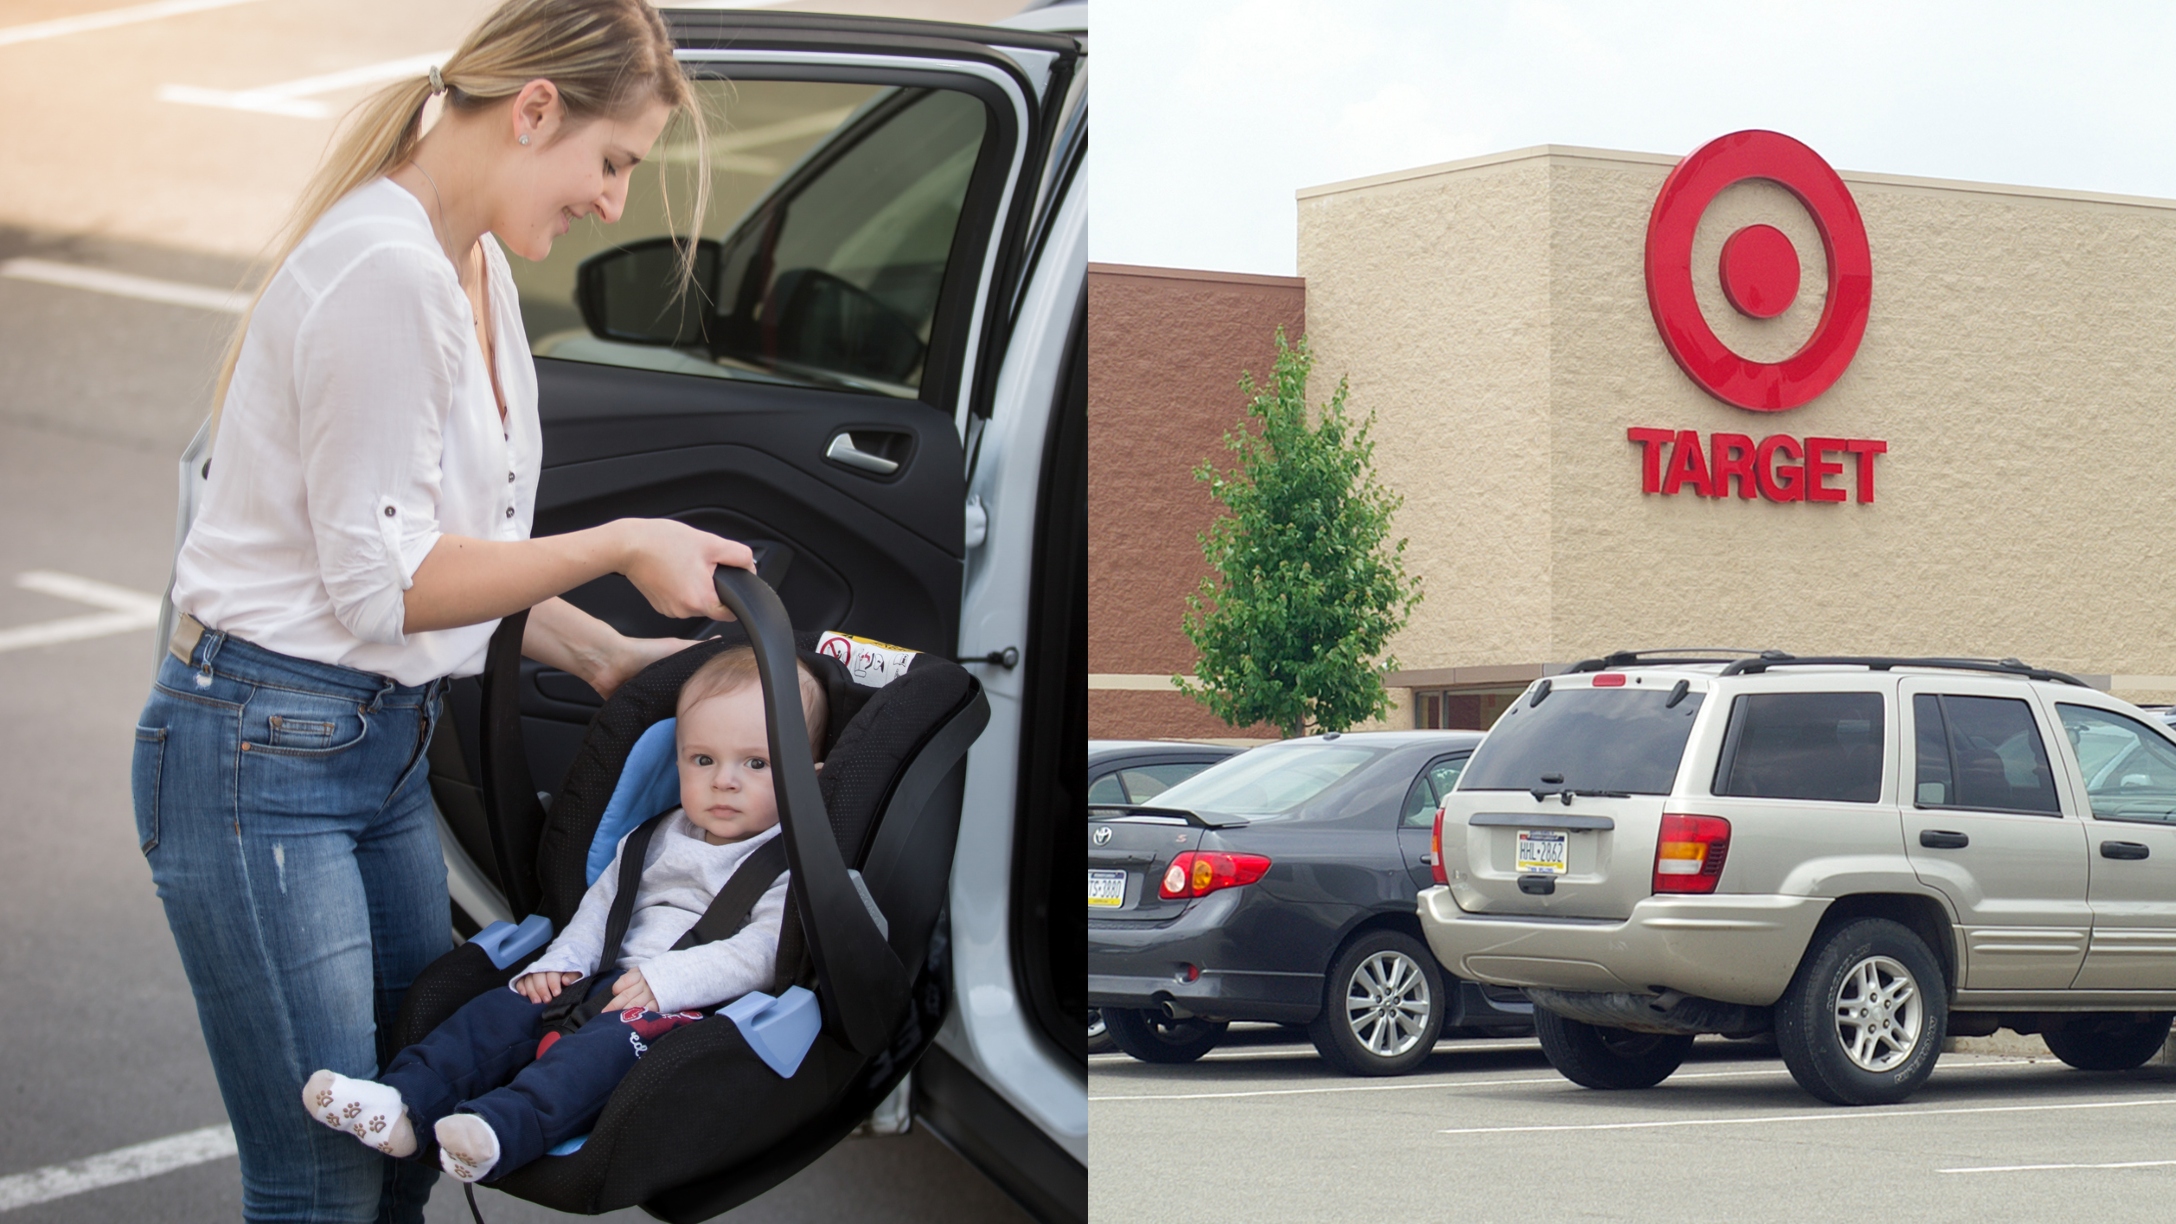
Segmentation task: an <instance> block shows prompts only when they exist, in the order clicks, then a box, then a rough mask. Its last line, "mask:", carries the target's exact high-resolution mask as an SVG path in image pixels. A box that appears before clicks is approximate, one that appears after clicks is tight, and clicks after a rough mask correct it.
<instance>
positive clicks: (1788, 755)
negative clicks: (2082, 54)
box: [1715, 693, 1883, 803]
mask: <svg viewBox="0 0 2176 1224" xmlns="http://www.w3.org/2000/svg"><path fill="white" fill-rule="evenodd" d="M1882 743H1883V739H1882V712H1881V694H1879V693H1747V694H1744V695H1743V696H1740V697H1739V698H1738V699H1737V700H1735V701H1733V702H1732V703H1731V706H1730V725H1729V727H1728V729H1727V730H1725V731H1724V733H1723V753H1722V758H1721V760H1720V761H1718V762H1717V763H1716V767H1715V793H1716V794H1718V795H1733V796H1739V797H1744V798H1759V799H1812V800H1820V801H1825V802H1835V803H1873V802H1875V801H1876V800H1878V799H1880V798H1881V754H1882Z"/></svg>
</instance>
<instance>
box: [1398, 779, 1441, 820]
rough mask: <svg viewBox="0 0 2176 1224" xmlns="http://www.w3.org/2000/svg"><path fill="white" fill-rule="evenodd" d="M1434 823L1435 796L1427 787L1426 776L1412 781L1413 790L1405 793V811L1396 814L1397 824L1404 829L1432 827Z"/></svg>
mask: <svg viewBox="0 0 2176 1224" xmlns="http://www.w3.org/2000/svg"><path fill="white" fill-rule="evenodd" d="M1435 821H1436V795H1435V791H1433V790H1432V789H1430V788H1429V786H1428V775H1427V774H1422V775H1421V776H1419V777H1417V778H1415V779H1413V788H1412V789H1411V790H1408V791H1407V792H1405V810H1404V811H1402V812H1400V813H1399V814H1398V823H1399V824H1401V825H1404V826H1405V827H1406V828H1409V829H1412V828H1418V827H1420V826H1422V825H1433V824H1434V823H1435Z"/></svg>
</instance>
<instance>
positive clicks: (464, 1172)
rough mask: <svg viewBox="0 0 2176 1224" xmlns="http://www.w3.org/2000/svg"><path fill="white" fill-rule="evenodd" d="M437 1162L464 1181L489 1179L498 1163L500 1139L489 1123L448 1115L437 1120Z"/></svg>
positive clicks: (476, 1118) (435, 1128)
mask: <svg viewBox="0 0 2176 1224" xmlns="http://www.w3.org/2000/svg"><path fill="white" fill-rule="evenodd" d="M432 1129H433V1133H435V1134H436V1135H437V1136H438V1163H439V1165H440V1166H441V1167H443V1168H444V1169H445V1170H446V1172H448V1173H451V1174H453V1175H454V1176H455V1177H457V1178H459V1179H460V1180H462V1181H465V1182H473V1181H482V1180H483V1179H484V1178H486V1177H489V1176H491V1170H492V1167H493V1166H495V1165H497V1164H498V1163H499V1136H498V1134H497V1132H495V1131H493V1130H492V1129H491V1124H490V1123H489V1122H486V1121H484V1120H483V1119H482V1118H479V1117H477V1116H476V1115H475V1114H469V1113H457V1114H447V1115H446V1116H445V1117H443V1118H440V1119H439V1120H438V1125H437V1126H436V1127H434V1128H432Z"/></svg>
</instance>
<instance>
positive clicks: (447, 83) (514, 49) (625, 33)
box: [212, 0, 710, 438]
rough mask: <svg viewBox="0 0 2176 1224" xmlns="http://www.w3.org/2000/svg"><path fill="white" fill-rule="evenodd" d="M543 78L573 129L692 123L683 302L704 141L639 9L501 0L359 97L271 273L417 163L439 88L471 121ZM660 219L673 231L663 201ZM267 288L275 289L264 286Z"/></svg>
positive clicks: (218, 396) (677, 75)
mask: <svg viewBox="0 0 2176 1224" xmlns="http://www.w3.org/2000/svg"><path fill="white" fill-rule="evenodd" d="M538 79H543V80H547V81H550V82H551V83H552V85H553V86H554V87H556V88H557V89H558V91H559V99H560V102H561V104H562V105H563V106H565V108H566V113H567V118H568V120H569V121H570V122H574V123H579V122H586V121H589V120H593V119H600V118H620V117H624V116H628V115H632V114H635V113H637V112H639V111H641V110H642V109H643V108H644V107H645V106H647V105H649V104H650V103H651V102H652V101H659V102H663V103H665V105H667V106H668V107H670V108H672V109H673V110H674V111H675V112H676V113H677V114H678V116H679V117H680V119H681V120H682V122H684V123H685V124H686V125H687V127H688V129H689V130H690V134H691V135H692V137H693V141H694V146H695V150H696V163H697V164H696V167H695V199H694V202H693V205H692V207H691V208H690V209H689V211H688V227H687V229H688V237H687V240H686V241H685V242H683V243H681V252H680V286H681V290H682V292H685V291H686V288H687V286H688V285H689V284H690V283H691V282H692V281H693V279H694V276H695V255H696V244H695V238H696V237H697V236H698V235H699V234H700V233H701V231H702V220H703V211H704V209H705V208H707V207H708V206H709V203H710V165H709V161H710V153H709V150H710V141H709V139H708V132H707V127H706V124H705V123H704V117H703V112H702V107H701V106H700V105H699V104H698V102H697V99H696V95H695V90H694V88H693V87H692V86H691V85H690V84H689V83H688V79H687V75H686V74H685V73H684V72H683V71H682V70H681V68H680V63H679V61H678V60H676V59H674V58H673V43H672V33H671V31H670V30H668V29H667V28H666V26H665V21H664V19H663V18H662V17H660V16H658V14H657V10H656V9H654V8H652V7H650V5H649V4H648V3H647V2H646V0H506V3H505V4H502V5H501V6H500V7H499V8H498V10H497V11H495V12H493V13H492V14H491V15H490V16H489V17H486V18H485V19H484V21H483V24H481V25H479V26H477V27H476V29H475V30H474V31H473V32H471V33H470V34H469V36H468V38H467V39H466V40H464V41H463V42H462V43H461V46H460V48H459V49H458V50H456V51H455V52H454V53H453V56H452V58H451V59H449V60H447V61H446V63H445V65H444V66H443V67H442V68H434V69H432V71H431V75H429V76H421V77H416V78H413V79H410V80H406V81H401V82H398V83H396V84H393V85H389V86H387V87H385V88H384V89H381V90H379V91H378V92H377V93H375V94H372V95H371V96H370V97H369V98H366V99H364V101H363V102H362V103H361V104H360V105H359V106H358V107H357V108H356V109H355V110H354V111H353V112H351V113H352V114H353V116H354V118H353V120H352V121H351V122H349V123H348V124H347V125H346V126H345V127H344V128H343V129H342V131H341V133H340V135H339V137H338V140H337V142H336V143H335V144H334V146H333V148H332V151H331V153H330V154H328V155H327V157H326V159H325V160H324V162H323V163H321V164H320V165H319V166H318V169H317V173H316V174H315V175H313V176H312V177H311V179H310V182H309V185H308V186H307V187H305V188H303V192H302V198H301V199H300V200H298V201H297V202H296V204H295V210H294V212H293V213H292V214H291V215H290V216H289V218H288V220H287V223H286V225H285V226H283V227H282V228H281V230H280V232H279V234H278V236H277V237H276V238H275V240H274V242H275V245H276V250H277V252H278V253H277V254H276V255H275V256H274V257H273V259H272V261H271V265H270V266H271V268H272V269H273V270H274V271H275V272H276V271H277V270H278V268H279V265H280V264H282V263H284V262H285V261H286V259H287V257H288V256H289V255H291V254H293V253H294V249H295V247H296V246H297V245H299V244H300V243H301V241H302V239H303V236H304V235H306V234H308V233H309V232H310V229H311V227H313V226H315V225H316V224H317V223H318V221H319V220H320V219H321V218H323V217H324V215H325V214H326V213H327V212H328V211H330V210H331V209H332V206H333V205H335V204H337V203H339V202H340V201H341V199H343V198H344V197H346V196H347V194H348V193H349V192H351V191H354V190H355V189H356V188H358V187H361V186H362V185H363V184H365V183H368V182H370V181H371V180H373V179H376V178H380V177H382V176H384V175H386V174H388V173H391V172H392V171H394V170H396V169H399V168H400V167H401V166H402V165H403V164H405V163H406V162H407V161H408V160H409V159H410V158H411V157H412V156H414V154H415V148H416V142H417V141H418V140H420V139H421V138H422V135H423V108H424V104H425V103H427V102H429V101H430V100H431V98H432V96H433V95H435V94H436V93H437V92H438V91H439V89H440V88H441V87H442V88H443V89H444V90H445V94H446V105H447V106H448V107H451V108H453V109H456V110H463V111H475V110H482V109H484V108H485V107H488V106H491V105H493V104H494V103H498V102H503V101H505V100H506V99H508V98H511V97H513V96H514V95H515V94H517V93H519V92H521V89H522V87H523V86H525V85H527V84H528V83H529V82H531V81H534V80H538ZM660 190H661V191H662V190H663V184H662V183H661V184H660ZM665 221H666V225H667V226H668V227H670V226H672V202H671V200H670V198H669V197H668V198H667V199H666V201H665ZM265 283H266V284H267V285H268V284H270V277H269V276H268V277H267V278H266V282H265ZM263 296H264V286H263V285H260V286H259V287H258V289H257V293H256V296H255V297H252V298H251V299H250V303H249V307H248V309H246V310H244V311H243V312H242V317H241V322H240V323H239V324H238V325H237V326H236V327H235V329H234V337H233V339H232V340H230V341H229V342H228V344H227V351H226V355H225V357H224V358H223V359H222V360H221V362H220V366H219V379H218V382H217V384H216V389H215V391H214V392H213V396H212V435H213V436H214V438H216V437H217V435H218V432H219V414H220V410H221V409H222V408H223V407H225V404H226V398H227V388H228V386H229V385H230V384H231V383H232V382H233V381H234V367H235V363H236V362H237V361H239V360H240V358H241V355H242V342H243V340H244V339H245V338H246V337H247V335H248V333H249V322H250V319H251V318H252V317H253V316H254V315H255V314H256V312H257V303H258V301H260V300H261V299H262V298H263Z"/></svg>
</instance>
